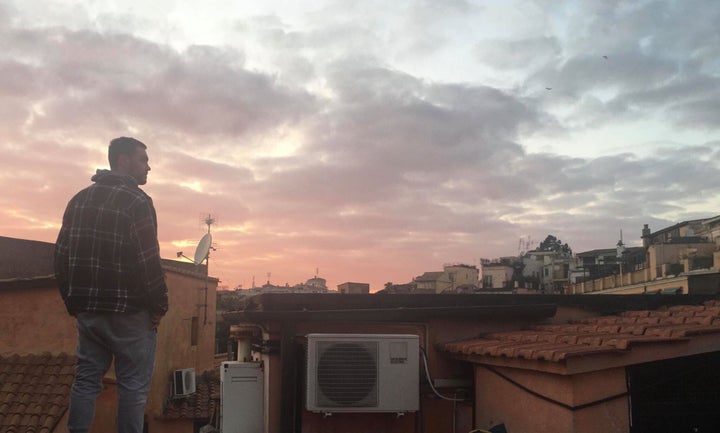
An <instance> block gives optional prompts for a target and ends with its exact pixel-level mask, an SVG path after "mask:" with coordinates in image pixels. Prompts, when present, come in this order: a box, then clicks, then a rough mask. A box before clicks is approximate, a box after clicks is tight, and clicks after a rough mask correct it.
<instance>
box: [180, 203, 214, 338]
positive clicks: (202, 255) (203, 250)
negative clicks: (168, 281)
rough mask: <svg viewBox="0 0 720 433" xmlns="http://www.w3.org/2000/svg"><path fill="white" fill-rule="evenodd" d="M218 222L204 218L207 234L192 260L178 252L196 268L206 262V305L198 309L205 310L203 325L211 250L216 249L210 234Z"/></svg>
mask: <svg viewBox="0 0 720 433" xmlns="http://www.w3.org/2000/svg"><path fill="white" fill-rule="evenodd" d="M215 221H217V219H216V218H215V217H213V216H212V215H210V214H208V215H207V216H206V217H204V220H203V222H204V223H205V224H206V225H207V233H205V234H204V235H203V237H202V238H201V239H200V242H198V244H197V247H196V248H195V255H194V256H193V258H192V259H191V258H190V257H187V256H186V255H184V254H183V252H182V251H178V252H177V256H178V257H183V258H185V259H187V260H190V261H191V262H193V263H195V266H199V265H201V264H202V263H203V262H205V287H204V288H203V289H201V290H204V291H205V303H204V304H199V305H198V307H204V309H205V316H204V319H203V325H206V324H207V307H208V278H209V275H210V272H209V269H210V250H213V251H215V248H214V247H213V246H212V234H211V233H210V227H211V226H212V225H213V224H214V223H215Z"/></svg>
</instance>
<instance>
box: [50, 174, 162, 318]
mask: <svg viewBox="0 0 720 433" xmlns="http://www.w3.org/2000/svg"><path fill="white" fill-rule="evenodd" d="M92 180H93V181H94V182H95V184H94V185H91V186H89V187H88V188H85V189H84V190H82V191H80V192H79V193H77V194H76V195H75V197H73V198H72V199H71V200H70V202H69V203H68V206H67V209H66V210H65V214H64V215H63V223H62V228H61V229H60V234H59V235H58V239H57V242H56V244H55V277H56V279H57V282H58V285H59V287H60V295H61V296H62V298H63V301H65V306H66V307H67V310H68V312H69V313H70V314H72V315H75V314H77V313H80V312H83V311H98V312H99V311H104V312H120V313H134V312H138V311H142V310H147V311H149V312H150V313H151V314H154V315H164V314H165V312H166V311H167V308H168V297H167V286H166V285H165V275H164V273H163V270H162V265H161V260H160V248H159V245H158V241H157V217H156V215H155V208H154V206H153V202H152V199H151V198H150V196H148V195H147V194H145V192H143V191H142V190H141V189H140V188H139V187H138V185H137V182H136V181H135V179H133V178H132V177H131V176H127V175H121V174H117V173H113V172H111V171H108V170H98V172H97V174H96V175H95V176H93V178H92Z"/></svg>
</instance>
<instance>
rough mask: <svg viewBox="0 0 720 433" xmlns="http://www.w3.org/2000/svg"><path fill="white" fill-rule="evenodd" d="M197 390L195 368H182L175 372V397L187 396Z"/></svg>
mask: <svg viewBox="0 0 720 433" xmlns="http://www.w3.org/2000/svg"><path fill="white" fill-rule="evenodd" d="M194 392H195V369H194V368H181V369H179V370H175V371H174V372H173V397H185V396H188V395H190V394H193V393H194Z"/></svg>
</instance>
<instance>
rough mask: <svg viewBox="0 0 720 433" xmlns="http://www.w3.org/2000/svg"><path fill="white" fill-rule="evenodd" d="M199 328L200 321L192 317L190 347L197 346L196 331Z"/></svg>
mask: <svg viewBox="0 0 720 433" xmlns="http://www.w3.org/2000/svg"><path fill="white" fill-rule="evenodd" d="M199 327H200V321H199V320H198V317H197V316H193V318H192V322H191V324H190V345H191V346H197V344H198V331H199V329H198V328H199Z"/></svg>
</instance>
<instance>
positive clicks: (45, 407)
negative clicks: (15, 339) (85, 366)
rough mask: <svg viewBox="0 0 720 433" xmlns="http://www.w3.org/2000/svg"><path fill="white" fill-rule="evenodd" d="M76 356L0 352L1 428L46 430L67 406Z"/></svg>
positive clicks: (31, 431) (25, 432)
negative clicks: (1, 354) (9, 354)
mask: <svg viewBox="0 0 720 433" xmlns="http://www.w3.org/2000/svg"><path fill="white" fill-rule="evenodd" d="M74 365H75V357H74V356H71V355H67V354H60V355H51V354H47V353H45V354H42V355H26V356H18V355H13V356H8V357H3V356H0V383H2V386H0V432H21V433H49V432H51V431H52V430H53V429H54V428H55V426H56V425H57V423H58V421H59V420H60V418H61V417H62V416H63V414H64V413H65V411H66V410H67V406H68V400H69V397H70V385H71V384H72V381H73V377H74V370H73V366H74Z"/></svg>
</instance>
